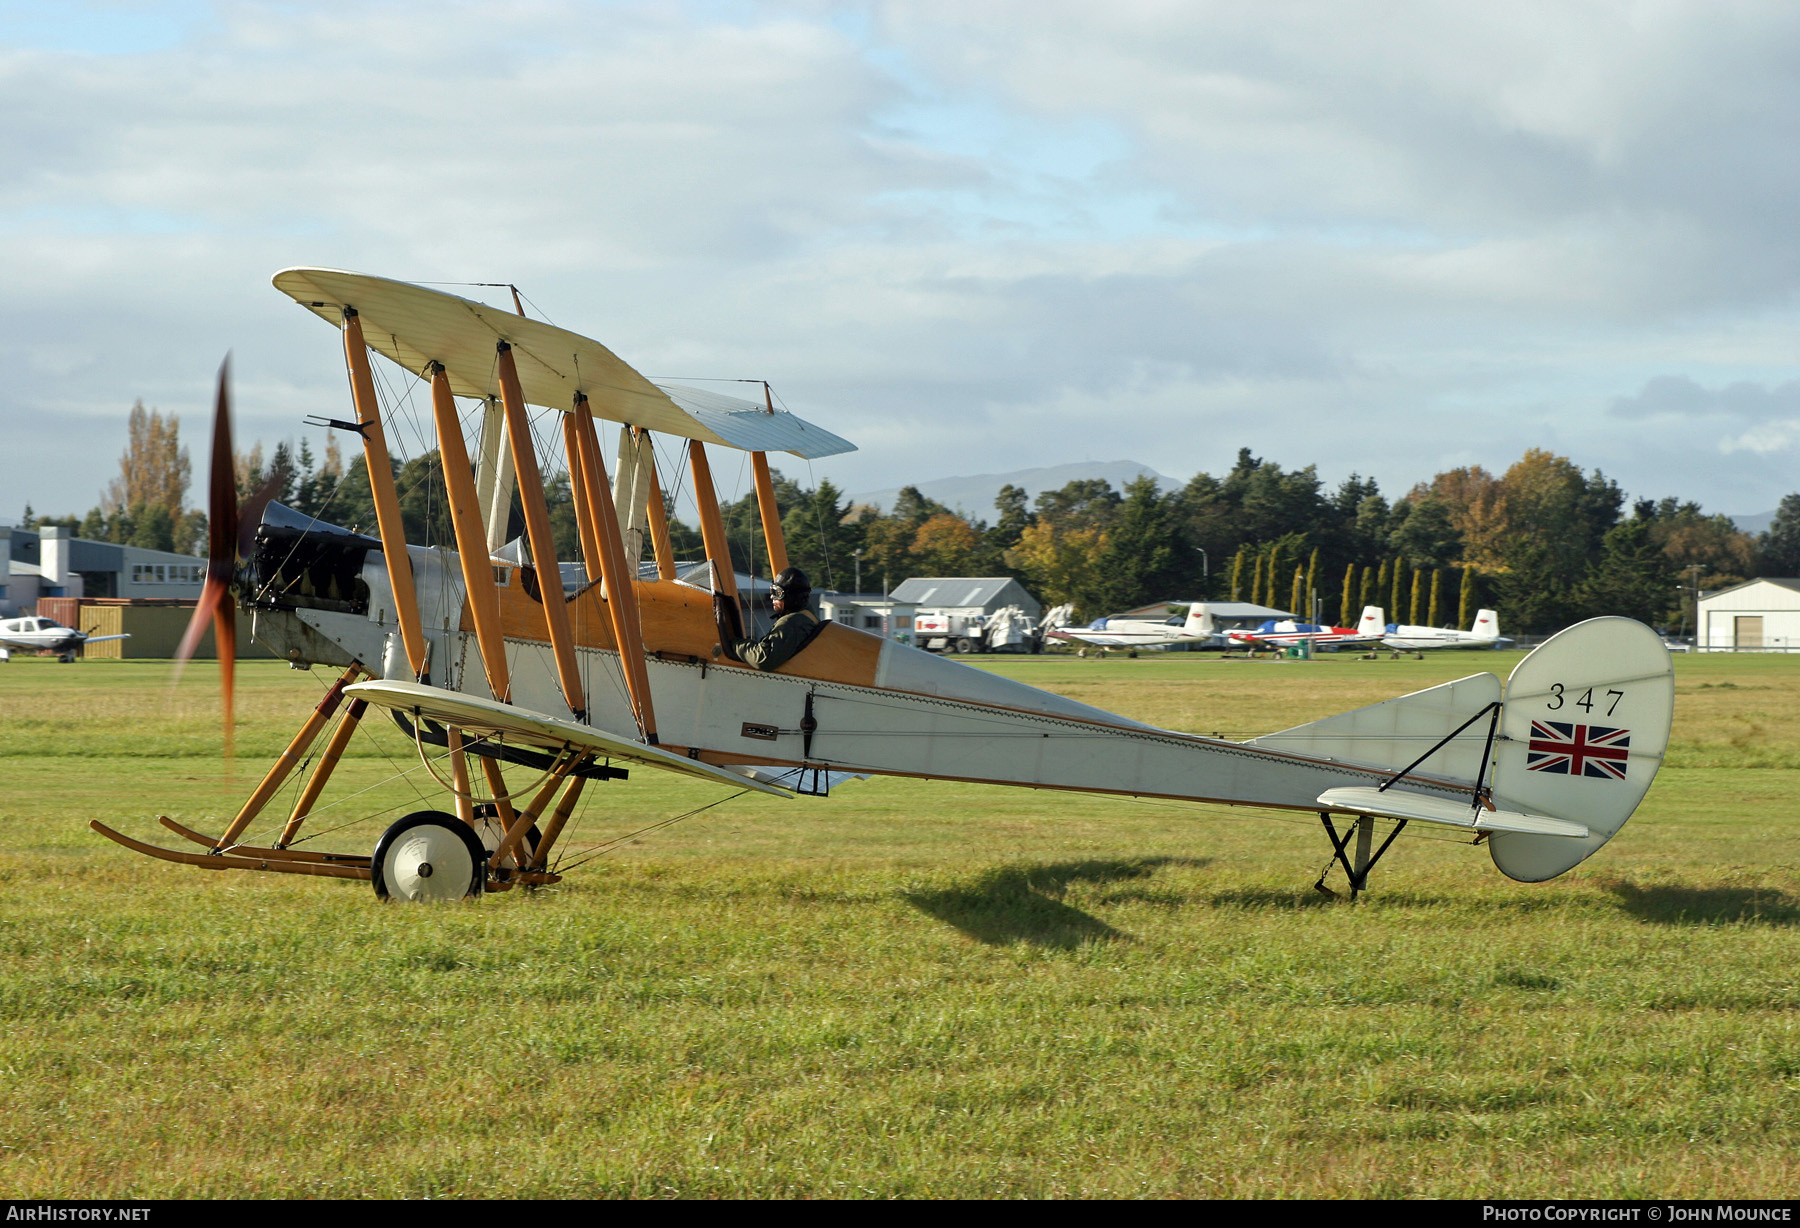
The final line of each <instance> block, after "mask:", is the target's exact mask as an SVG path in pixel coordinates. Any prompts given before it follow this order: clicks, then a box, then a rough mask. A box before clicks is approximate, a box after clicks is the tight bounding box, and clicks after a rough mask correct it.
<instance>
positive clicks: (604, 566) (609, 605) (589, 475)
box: [572, 394, 657, 746]
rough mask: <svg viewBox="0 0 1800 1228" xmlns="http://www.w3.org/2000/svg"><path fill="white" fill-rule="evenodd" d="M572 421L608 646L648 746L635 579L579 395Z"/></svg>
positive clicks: (590, 419)
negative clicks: (615, 653)
mask: <svg viewBox="0 0 1800 1228" xmlns="http://www.w3.org/2000/svg"><path fill="white" fill-rule="evenodd" d="M572 416H573V417H574V419H575V428H576V435H577V442H578V443H579V445H580V448H579V451H580V460H581V467H582V471H583V482H582V486H583V488H584V490H585V492H586V495H587V503H588V507H589V511H590V513H591V514H592V516H593V518H594V531H595V534H596V535H597V536H598V537H599V539H600V568H601V578H602V581H603V583H604V585H605V590H606V612H607V616H608V618H610V619H611V621H612V627H613V642H614V643H615V644H617V645H618V648H619V665H620V668H621V669H622V670H623V671H624V674H625V690H626V693H627V694H628V695H629V696H630V697H631V710H632V715H633V717H635V718H636V720H637V726H638V732H639V733H641V734H642V735H643V737H644V740H645V741H646V742H648V743H650V744H651V745H653V746H654V745H655V744H656V742H657V736H656V709H655V707H654V705H653V704H652V703H651V701H650V671H649V669H648V667H646V666H645V664H644V632H643V627H642V625H641V624H640V621H639V615H638V604H637V577H636V576H634V575H633V574H632V573H631V571H630V570H628V569H627V565H626V562H625V544H624V542H623V540H622V539H621V538H620V535H619V520H618V514H617V510H616V509H615V508H614V507H613V501H612V498H611V496H610V493H609V492H610V486H609V484H608V482H607V478H606V462H605V461H604V460H603V459H602V458H601V456H600V437H599V435H598V434H597V433H596V431H595V430H594V415H593V411H592V410H591V409H590V408H589V406H588V402H587V398H586V397H585V396H581V395H579V394H577V396H576V398H575V410H574V413H573V415H572Z"/></svg>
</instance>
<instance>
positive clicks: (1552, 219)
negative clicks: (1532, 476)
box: [0, 0, 1800, 520]
mask: <svg viewBox="0 0 1800 1228" xmlns="http://www.w3.org/2000/svg"><path fill="white" fill-rule="evenodd" d="M1797 149H1800V6H1796V5H1793V4H1791V3H1787V2H1785V0H1783V2H1777V3H1755V2H1734V3H1717V2H1713V0H1707V2H1695V3H1683V2H1678V0H1664V2H1652V0H1647V2H1644V3H1610V2H1594V0H1553V2H1550V3H1534V2H1532V0H1521V2H1518V3H1513V4H1507V5H1456V4H1444V3H1441V0H1424V2H1419V3H1406V2H1398V0H1396V2H1378V0H1368V2H1364V3H1343V2H1337V0H1332V2H1328V3H1280V2H1276V3H1269V4H1257V5H1246V4H1242V3H1213V2H1209V0H1187V2H1183V3H1174V2H1148V0H1146V2H1134V0H1110V2H1109V3H1108V4H1106V5H1096V4H1093V3H1091V2H1079V3H1077V2H1062V0H1031V2H1030V3H1023V2H1019V3H1013V2H1010V0H984V3H982V4H979V5H971V4H968V3H966V0H965V2H960V3H938V2H936V0H905V2H904V3H892V4H889V3H880V2H875V0H871V2H868V3H841V4H840V3H825V2H820V3H803V2H796V3H768V4H757V3H734V2H730V0H719V2H714V3H702V2H695V3H679V2H659V3H619V4H606V3H573V2H570V3H561V2H554V0H514V2H511V3H506V4H497V3H486V4H483V3H465V4H458V3H445V2H442V0H436V2H433V3H420V4H412V3H383V2H381V0H358V2H356V3H340V2H338V0H308V3H305V4H293V3H280V4H275V3H255V2H243V3H230V2H219V3H207V2H201V0H187V2H171V3H162V4H153V3H140V4H124V3H102V2H99V0H90V2H88V3H81V2H78V0H71V2H63V3H54V4H50V3H45V4H30V3H15V2H14V0H0V166H4V168H5V169H4V172H3V173H0V231H3V232H4V233H3V235H0V370H3V371H4V373H5V378H4V380H3V381H0V424H3V425H4V428H5V429H4V435H3V436H0V439H3V441H4V442H0V517H4V518H9V519H15V520H16V519H17V518H18V516H19V515H20V513H21V511H22V510H23V507H24V505H25V504H27V503H29V504H30V505H31V506H32V507H33V508H34V509H35V510H36V511H37V512H39V513H53V514H60V513H65V512H74V513H77V514H80V513H82V512H85V511H86V509H88V508H89V507H91V506H93V505H94V504H95V503H97V502H98V501H99V496H100V491H101V489H102V487H104V486H105V484H106V483H107V481H108V480H109V479H110V478H112V477H113V476H114V475H116V473H117V471H118V457H119V454H120V453H121V452H122V450H123V448H124V444H125V419H126V414H127V412H128V410H129V408H130V406H131V404H132V403H133V401H135V400H137V399H139V398H141V399H143V400H144V401H145V403H146V404H148V405H152V406H155V407H157V408H159V409H160V410H162V411H163V412H165V413H169V414H178V415H180V417H181V421H182V429H183V437H184V439H186V440H187V441H188V442H189V447H190V450H191V452H192V454H193V456H194V457H195V459H196V461H198V460H199V459H200V458H201V457H203V456H204V454H205V451H206V435H205V431H206V425H205V424H206V420H207V415H208V413H209V403H210V398H211V389H212V383H213V380H214V378H215V373H216V370H217V368H218V365H219V362H220V360H221V358H222V357H223V356H224V354H225V353H226V352H227V351H230V352H232V354H233V372H234V377H235V399H236V404H237V407H238V435H239V439H240V441H246V442H247V441H250V440H257V439H260V440H262V441H264V442H265V443H268V444H271V445H272V444H273V443H274V442H275V441H277V440H279V439H284V438H285V439H299V438H302V437H308V438H310V439H311V440H312V443H313V446H314V447H315V449H316V448H318V447H319V445H320V443H321V438H322V437H321V436H319V435H318V434H317V433H316V432H309V431H308V429H307V428H306V427H304V426H303V425H302V420H303V419H304V418H305V417H307V416H308V415H315V414H321V415H325V416H331V417H343V416H345V411H346V409H347V408H348V405H349V402H348V392H347V389H346V384H345V378H344V372H343V365H342V354H341V349H340V348H339V344H338V341H337V339H336V338H335V337H333V336H331V335H330V334H329V330H328V329H327V327H326V326H325V325H324V324H322V323H321V322H320V321H319V320H317V319H316V318H315V317H313V316H311V315H310V314H308V313H307V312H305V311H304V310H303V309H301V308H299V307H298V306H296V305H295V304H293V303H292V302H290V301H289V300H288V299H287V298H286V297H285V296H283V295H281V294H280V293H278V292H277V291H275V290H273V289H272V288H271V287H270V285H269V278H270V276H271V275H272V274H273V273H275V272H276V271H277V270H279V269H281V268H284V267H287V266H291V265H325V266H332V267H338V268H349V269H355V270H359V271H362V272H368V273H375V274H379V275H382V276H386V277H393V278H398V279H401V280H408V281H430V282H511V283H515V284H517V285H518V286H519V287H520V289H521V290H522V292H523V293H524V294H525V295H526V296H527V298H528V302H529V305H530V306H531V307H532V309H533V314H537V315H540V316H542V317H543V318H547V319H549V320H551V321H553V322H554V323H556V324H559V325H562V326H563V327H566V328H571V329H574V330H576V331H578V332H582V333H585V334H587V335H589V336H592V337H595V338H596V339H598V340H600V341H602V342H604V343H605V344H606V345H608V346H610V347H611V348H612V349H613V350H614V351H615V352H616V353H618V354H619V355H620V356H621V357H623V358H624V359H625V360H626V361H628V362H630V363H632V364H633V365H634V366H636V367H637V368H638V369H639V370H640V371H643V372H644V373H645V374H647V375H649V376H650V377H651V378H653V379H659V378H660V379H676V380H683V381H691V380H695V379H701V378H719V379H731V378H737V379H767V380H769V381H770V382H771V383H772V385H773V387H774V389H775V392H776V394H777V395H778V396H779V397H780V398H781V400H782V402H783V403H784V404H785V405H786V406H787V407H788V408H790V409H792V410H794V411H795V412H797V413H799V414H801V415H802V416H804V417H807V418H809V419H811V420H813V421H816V422H818V423H819V424H821V425H823V426H825V427H827V428H828V429H830V430H832V431H834V432H836V433H838V434H840V435H843V436H845V437H846V438H849V439H851V440H853V441H855V442H856V443H858V444H859V445H860V449H861V450H860V451H858V452H855V453H852V454H849V455H847V456H842V457H834V458H830V459H827V460H822V461H815V462H812V463H811V464H810V466H809V465H808V464H807V463H806V462H801V461H797V460H795V459H794V458H791V457H782V458H779V459H778V460H777V462H776V464H777V467H778V468H782V469H784V471H786V472H788V473H789V474H790V475H792V476H795V477H798V478H799V479H800V480H801V481H802V482H803V483H806V484H811V483H812V482H814V481H816V480H818V479H820V478H826V477H829V478H830V479H831V480H833V481H834V482H836V483H837V484H838V485H839V486H840V487H841V488H843V489H845V490H848V491H858V490H873V489H879V488H885V487H892V486H897V485H901V484H903V483H907V482H915V481H925V480H930V479H934V478H942V477H948V476H954V475H960V474H970V473H994V472H1005V471H1010V470H1015V469H1022V468H1028V467H1034V466H1042V465H1056V464H1063V463H1067V462H1072V461H1082V460H1091V461H1110V460H1118V459H1125V458H1129V459H1132V460H1136V461H1140V462H1142V463H1145V464H1147V465H1149V466H1151V467H1152V468H1154V469H1156V470H1158V471H1160V472H1162V473H1164V474H1168V475H1171V476H1174V477H1177V478H1182V479H1185V478H1186V477H1188V476H1190V475H1192V474H1193V473H1195V472H1197V471H1202V470H1204V471H1208V472H1213V473H1220V472H1222V471H1224V470H1226V469H1228V468H1229V467H1230V466H1231V464H1232V462H1233V460H1234V458H1235V457H1236V455H1237V451H1238V449H1239V448H1243V447H1248V448H1250V449H1251V450H1252V451H1253V452H1254V453H1255V454H1256V455H1258V456H1261V457H1264V458H1267V459H1270V460H1274V461H1278V462H1279V463H1281V464H1282V465H1283V466H1285V467H1289V468H1297V467H1300V466H1304V465H1308V464H1316V465H1317V466H1318V469H1319V473H1320V475H1321V476H1322V477H1323V478H1324V480H1325V481H1326V482H1327V483H1328V484H1329V485H1335V484H1336V483H1337V482H1339V481H1341V480H1342V479H1344V478H1345V477H1347V476H1349V475H1350V474H1351V473H1359V474H1362V475H1365V476H1373V477H1375V478H1376V479H1377V480H1378V481H1379V482H1380V483H1381V486H1382V488H1383V490H1384V491H1386V492H1388V493H1389V494H1390V496H1393V495H1398V494H1400V493H1403V492H1404V491H1405V490H1406V489H1407V488H1408V487H1410V486H1411V485H1412V484H1413V483H1414V482H1416V481H1419V480H1423V479H1428V478H1429V477H1430V476H1431V475H1432V474H1434V473H1437V472H1439V471H1441V470H1444V469H1449V468H1454V467H1457V466H1462V465H1483V466H1486V467H1487V468H1488V469H1490V470H1492V471H1494V472H1501V471H1503V470H1504V469H1505V468H1506V467H1507V466H1508V465H1510V464H1511V463H1512V462H1513V461H1515V460H1517V459H1518V458H1519V456H1520V455H1521V454H1522V453H1523V452H1524V451H1525V450H1526V449H1528V448H1534V447H1536V448H1547V449H1550V450H1552V451H1554V452H1556V453H1558V454H1560V455H1564V456H1567V457H1569V458H1570V459H1572V460H1573V461H1574V462H1575V463H1576V464H1578V465H1580V466H1582V467H1583V468H1586V469H1593V468H1598V469H1601V470H1603V471H1604V472H1605V473H1606V474H1607V475H1608V476H1609V477H1611V478H1613V479H1614V480H1616V481H1617V482H1619V484H1620V485H1621V486H1622V487H1624V488H1625V490H1626V491H1627V492H1629V493H1630V494H1631V495H1633V496H1637V497H1652V498H1657V497H1662V496H1665V495H1677V496H1680V497H1682V498H1688V499H1695V500H1698V501H1699V502H1700V503H1701V504H1702V505H1703V506H1704V507H1705V508H1706V509H1707V510H1708V511H1710V512H1726V513H1734V514H1753V513H1758V512H1764V511H1767V510H1769V509H1772V508H1773V507H1774V506H1775V505H1776V503H1777V502H1778V501H1779V500H1780V498H1781V497H1782V496H1783V495H1784V494H1787V493H1789V492H1790V491H1794V490H1800V329H1797V328H1796V325H1797V324H1800V296H1797V294H1796V289H1797V287H1800V251H1797V243H1800V238H1797V234H1800V228H1796V226H1795V224H1794V223H1795V219H1796V218H1797V217H1800V157H1797V156H1796V154H1795V151H1796V150H1797ZM446 288H451V287H446ZM456 292H458V293H463V294H466V295H469V296H471V297H483V296H490V295H492V294H494V293H496V292H495V291H492V290H484V289H476V288H464V289H458V290H456ZM498 293H500V294H502V295H504V294H505V291H499V292H498ZM390 375H391V377H392V381H393V382H394V383H395V384H396V386H398V385H400V384H404V383H405V382H406V378H407V377H405V376H404V375H401V374H400V373H399V372H398V371H397V369H393V368H390ZM402 442H404V441H402ZM414 446H416V445H414ZM721 476H722V477H723V475H721ZM725 493H726V494H728V495H729V494H731V493H733V492H731V491H729V490H727V491H726V492H725Z"/></svg>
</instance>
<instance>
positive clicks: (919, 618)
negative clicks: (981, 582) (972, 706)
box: [913, 605, 1044, 652]
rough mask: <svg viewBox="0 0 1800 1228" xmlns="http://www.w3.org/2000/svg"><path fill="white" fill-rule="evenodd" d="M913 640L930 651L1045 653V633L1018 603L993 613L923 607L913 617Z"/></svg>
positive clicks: (918, 645)
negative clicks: (960, 612) (927, 609)
mask: <svg viewBox="0 0 1800 1228" xmlns="http://www.w3.org/2000/svg"><path fill="white" fill-rule="evenodd" d="M913 637H914V638H913V643H914V644H915V645H916V646H917V647H920V648H923V649H925V651H927V652H1042V651H1043V650H1044V635H1043V632H1042V631H1041V630H1040V629H1039V627H1038V626H1037V624H1036V623H1034V622H1032V620H1031V616H1030V615H1028V614H1026V613H1025V611H1024V610H1022V609H1020V608H1019V607H1018V606H1016V605H1009V606H1002V607H1001V608H1000V609H998V610H995V611H994V612H993V613H992V614H954V613H947V612H940V611H933V612H930V613H927V612H925V611H923V610H921V611H920V612H919V613H918V614H917V615H915V616H914V618H913Z"/></svg>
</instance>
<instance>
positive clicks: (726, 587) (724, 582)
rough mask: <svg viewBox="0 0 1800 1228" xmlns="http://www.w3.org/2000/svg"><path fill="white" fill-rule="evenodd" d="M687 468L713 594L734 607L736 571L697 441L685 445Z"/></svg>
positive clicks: (708, 468) (709, 471) (716, 496)
mask: <svg viewBox="0 0 1800 1228" xmlns="http://www.w3.org/2000/svg"><path fill="white" fill-rule="evenodd" d="M688 464H689V465H690V466H691V467H692V468H693V471H694V502H695V504H696V505H698V507H699V508H700V540H701V541H703V542H705V543H706V557H707V558H709V559H711V560H712V565H713V592H715V593H723V594H724V595H725V596H726V597H727V598H728V599H729V600H730V601H732V602H733V603H734V604H735V603H736V601H737V599H738V591H737V570H736V569H735V568H734V567H732V565H731V545H730V543H729V542H728V541H727V540H726V538H725V518H724V517H723V516H721V515H719V494H718V491H716V490H715V489H714V488H713V480H712V466H711V465H710V464H708V463H707V460H706V447H705V445H704V444H702V443H701V442H700V441H699V440H698V439H690V440H689V441H688Z"/></svg>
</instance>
